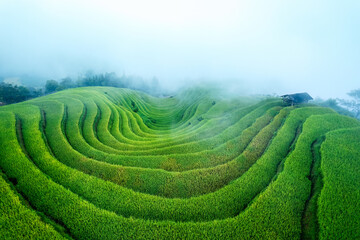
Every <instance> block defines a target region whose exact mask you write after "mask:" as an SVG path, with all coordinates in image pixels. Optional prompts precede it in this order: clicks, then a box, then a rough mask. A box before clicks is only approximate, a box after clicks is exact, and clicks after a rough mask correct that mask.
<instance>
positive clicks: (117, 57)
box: [0, 0, 360, 98]
mask: <svg viewBox="0 0 360 240" xmlns="http://www.w3.org/2000/svg"><path fill="white" fill-rule="evenodd" d="M359 12H360V1H357V0H349V1H337V0H317V1H314V0H301V1H300V0H299V1H298V0H296V1H295V0H294V1H280V0H275V1H274V0H262V1H261V0H223V1H209V0H208V1H205V0H199V1H194V0H192V1H190V0H183V1H166V0H153V1H139V0H132V1H117V0H102V1H100V0H99V1H94V0H80V1H79V0H78V1H76V0H71V1H70V0H58V1H55V0H54V1H49V0H0V34H1V36H0V80H1V79H5V80H6V79H18V80H19V81H21V79H22V78H25V77H24V76H27V77H26V78H27V79H31V81H33V84H35V83H36V84H40V83H41V84H43V83H44V81H45V80H47V79H60V78H63V77H66V76H77V75H78V74H80V73H83V72H85V71H87V70H92V71H94V72H99V73H102V72H116V73H118V74H124V73H125V74H129V75H137V76H141V77H143V78H145V79H152V78H153V77H157V78H158V79H159V82H160V83H161V84H162V85H163V86H165V87H167V88H170V89H175V88H177V87H181V86H184V85H190V84H193V83H198V82H207V81H209V82H210V84H215V83H216V84H219V83H220V84H221V85H223V86H226V87H228V88H230V89H232V90H235V91H236V90H237V89H238V90H239V92H247V93H255V94H257V93H264V94H273V93H276V94H285V93H293V92H302V91H307V92H309V93H310V95H312V96H313V97H318V96H319V97H322V98H329V97H344V96H345V95H346V93H347V92H349V91H350V90H352V89H357V88H360V81H359V79H360V66H359V65H360V30H359V25H360V14H359Z"/></svg>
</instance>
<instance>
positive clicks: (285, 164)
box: [0, 87, 360, 239]
mask: <svg viewBox="0 0 360 240" xmlns="http://www.w3.org/2000/svg"><path fill="white" fill-rule="evenodd" d="M0 120H1V125H0V149H1V151H0V168H1V178H0V189H1V198H0V206H1V208H0V209H1V210H0V211H1V218H0V219H1V220H0V221H1V224H0V225H1V228H0V236H1V238H2V239H19V238H21V237H23V236H28V237H29V238H34V239H40V238H44V239H49V236H51V237H52V238H60V239H61V238H74V239H134V238H136V239H177V238H178V239H207V238H210V239H249V238H258V239H275V238H278V239H299V238H304V239H316V238H321V239H329V238H336V239H339V238H344V239H354V238H357V237H359V236H360V230H359V229H360V212H359V211H360V210H359V209H360V186H359V184H358V183H359V182H360V181H359V178H360V161H359V157H360V151H359V149H360V141H359V140H360V137H359V136H360V122H359V121H357V120H355V119H353V118H349V117H345V116H342V115H339V114H337V113H335V112H334V111H332V110H330V109H328V108H321V107H316V106H311V105H304V106H300V107H296V108H294V107H285V106H283V105H282V102H281V101H280V100H278V99H265V100H261V101H260V100H255V99H252V98H246V97H243V98H236V99H223V98H222V97H220V96H219V95H217V94H214V92H212V91H210V90H204V89H192V90H188V91H185V92H182V93H180V94H178V95H177V96H175V97H167V98H154V97H151V96H149V95H146V94H143V93H141V92H136V91H132V90H128V89H116V88H102V87H96V88H95V87H94V88H78V89H72V90H66V91H62V92H59V93H56V94H52V95H48V96H46V97H41V98H38V99H33V100H31V101H27V102H24V103H20V104H15V105H9V106H4V107H1V108H0Z"/></svg>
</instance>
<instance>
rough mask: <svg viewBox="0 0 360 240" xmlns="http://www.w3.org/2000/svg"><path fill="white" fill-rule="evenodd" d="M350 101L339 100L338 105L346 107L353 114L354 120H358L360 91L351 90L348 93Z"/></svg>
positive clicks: (359, 114)
mask: <svg viewBox="0 0 360 240" xmlns="http://www.w3.org/2000/svg"><path fill="white" fill-rule="evenodd" d="M348 95H349V96H350V97H351V98H352V99H351V100H344V99H340V100H339V101H340V104H341V105H343V106H344V107H346V108H347V109H348V110H349V111H350V112H352V113H353V114H354V116H355V117H356V118H360V89H356V90H352V91H351V92H349V93H348Z"/></svg>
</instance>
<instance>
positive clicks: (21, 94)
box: [0, 83, 31, 104]
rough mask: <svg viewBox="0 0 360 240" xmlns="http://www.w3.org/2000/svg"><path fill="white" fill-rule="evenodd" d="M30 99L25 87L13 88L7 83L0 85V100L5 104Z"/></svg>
mask: <svg viewBox="0 0 360 240" xmlns="http://www.w3.org/2000/svg"><path fill="white" fill-rule="evenodd" d="M30 97H31V96H30V91H29V90H28V89H27V88H26V87H23V86H16V85H15V86H13V85H11V84H7V83H1V85H0V99H1V101H3V102H5V103H6V104H11V103H17V102H22V101H25V100H27V99H29V98H30Z"/></svg>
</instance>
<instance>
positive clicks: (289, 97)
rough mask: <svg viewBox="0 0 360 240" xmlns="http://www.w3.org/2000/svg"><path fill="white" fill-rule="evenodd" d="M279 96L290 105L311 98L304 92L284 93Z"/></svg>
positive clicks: (305, 101) (304, 101)
mask: <svg viewBox="0 0 360 240" xmlns="http://www.w3.org/2000/svg"><path fill="white" fill-rule="evenodd" d="M281 98H282V99H283V101H284V103H286V104H289V105H291V106H293V105H295V104H300V103H307V102H308V101H310V100H313V98H312V97H311V96H310V95H309V94H308V93H306V92H304V93H294V94H286V95H282V96H281Z"/></svg>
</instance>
